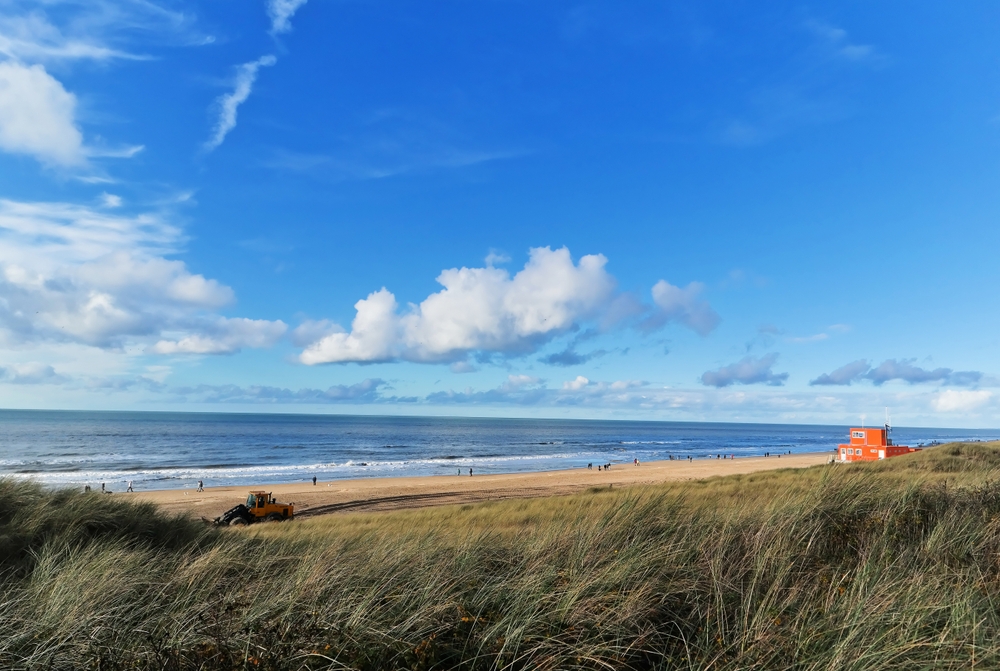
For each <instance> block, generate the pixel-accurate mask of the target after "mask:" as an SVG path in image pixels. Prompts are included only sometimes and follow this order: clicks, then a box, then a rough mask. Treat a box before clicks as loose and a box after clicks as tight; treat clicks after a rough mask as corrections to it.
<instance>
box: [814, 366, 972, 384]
mask: <svg viewBox="0 0 1000 671" xmlns="http://www.w3.org/2000/svg"><path fill="white" fill-rule="evenodd" d="M915 361H916V359H899V360H897V359H886V360H885V361H883V362H882V363H881V364H879V365H878V366H877V367H876V368H872V367H871V366H870V365H869V364H868V362H867V361H865V360H864V359H859V360H858V361H852V362H851V363H849V364H846V365H844V366H841V367H840V368H838V369H837V370H835V371H833V372H832V373H824V374H823V375H820V376H819V377H817V378H816V379H815V380H812V381H810V382H809V384H811V385H845V386H846V385H850V384H852V383H854V382H860V381H861V380H870V381H871V382H872V383H873V384H875V385H876V386H881V385H883V384H885V383H886V382H891V381H893V380H900V381H902V382H907V383H909V384H922V383H928V382H943V383H946V384H952V385H956V386H960V387H970V386H974V385H976V384H979V383H980V381H981V380H982V379H983V374H982V373H980V372H979V371H974V370H959V371H956V370H952V369H951V368H935V369H934V370H927V369H926V368H920V367H919V366H915V365H914V362H915Z"/></svg>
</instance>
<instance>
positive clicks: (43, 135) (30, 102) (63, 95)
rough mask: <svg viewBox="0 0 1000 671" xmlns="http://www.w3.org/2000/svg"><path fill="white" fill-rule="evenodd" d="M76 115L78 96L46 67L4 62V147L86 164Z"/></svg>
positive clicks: (0, 119) (0, 122)
mask: <svg viewBox="0 0 1000 671" xmlns="http://www.w3.org/2000/svg"><path fill="white" fill-rule="evenodd" d="M75 114H76V96H74V95H73V94H72V93H70V92H68V91H67V90H66V89H64V88H63V85H62V84H61V83H59V81H57V80H56V79H55V78H54V77H53V76H52V75H50V74H49V73H48V72H46V71H45V68H44V67H42V66H41V65H23V64H21V63H18V62H15V61H6V62H0V149H3V150H4V151H7V152H10V153H15V154H27V155H29V156H32V157H34V158H36V159H38V160H39V161H41V162H42V163H46V164H49V165H57V166H80V165H83V164H84V163H85V161H86V157H85V153H84V149H83V134H82V133H81V132H80V129H79V128H77V126H76V118H75Z"/></svg>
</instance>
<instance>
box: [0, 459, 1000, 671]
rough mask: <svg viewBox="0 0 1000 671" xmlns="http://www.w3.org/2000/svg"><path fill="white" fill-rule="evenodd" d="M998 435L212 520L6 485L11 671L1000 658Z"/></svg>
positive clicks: (1, 560)
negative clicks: (857, 457)
mask: <svg viewBox="0 0 1000 671" xmlns="http://www.w3.org/2000/svg"><path fill="white" fill-rule="evenodd" d="M998 475H1000V444H997V443H972V444H951V445H945V446H940V447H936V448H933V449H928V450H925V451H923V452H921V453H917V454H913V455H907V456H904V457H898V458H895V459H891V460H887V461H884V462H879V463H871V464H855V465H828V466H819V467H814V468H810V469H801V470H791V469H789V470H785V471H771V472H764V473H756V474H751V475H742V476H730V477H725V478H712V479H708V480H703V481H697V482H686V483H674V484H669V485H661V486H648V487H630V488H627V489H622V490H618V489H610V488H609V489H604V488H594V489H592V490H590V491H587V492H585V493H582V494H579V495H575V496H564V497H551V498H544V499H530V500H518V501H502V502H493V503H484V504H475V505H460V506H450V507H442V508H431V509H422V510H410V511H401V512H391V513H367V514H353V515H333V516H327V517H321V518H314V519H310V520H302V521H295V522H291V523H282V524H264V525H257V526H253V527H250V528H247V529H221V530H216V529H212V528H208V527H205V526H204V525H202V524H201V523H200V522H195V521H192V520H188V519H185V518H180V517H169V516H166V515H164V514H162V513H159V512H158V511H156V510H155V509H154V508H152V507H150V506H148V505H137V504H130V503H128V502H124V501H120V500H117V499H115V497H112V496H101V495H100V494H83V493H77V492H68V491H62V492H55V493H52V492H47V491H45V490H43V489H42V488H40V487H39V486H36V485H34V484H31V483H24V482H18V481H13V480H2V481H0V548H2V552H3V555H2V557H0V577H2V583H0V584H2V587H0V589H2V592H0V618H2V622H3V623H4V627H3V629H2V630H0V631H2V633H0V668H5V669H7V668H9V669H79V668H95V669H345V668H347V669H450V668H461V669H537V668H541V669H810V670H812V669H815V670H819V669H828V670H830V671H833V670H834V669H837V670H840V669H858V670H860V669H872V668H879V669H893V668H898V669H904V668H906V669H909V668H943V669H959V668H961V669H967V668H974V667H976V666H979V667H982V668H993V667H996V666H997V665H998V663H1000V608H998V607H1000V604H998V601H997V600H998V598H1000V480H998V477H997V476H998Z"/></svg>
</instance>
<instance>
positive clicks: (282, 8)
mask: <svg viewBox="0 0 1000 671" xmlns="http://www.w3.org/2000/svg"><path fill="white" fill-rule="evenodd" d="M304 4H306V0H268V3H267V15H268V16H269V17H271V34H272V35H277V34H279V33H287V32H288V31H290V30H291V29H292V24H291V19H292V17H293V16H294V15H295V12H296V11H298V9H299V7H301V6H302V5H304Z"/></svg>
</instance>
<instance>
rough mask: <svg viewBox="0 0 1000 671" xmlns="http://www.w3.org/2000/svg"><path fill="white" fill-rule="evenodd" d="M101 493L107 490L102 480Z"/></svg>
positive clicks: (105, 492)
mask: <svg viewBox="0 0 1000 671" xmlns="http://www.w3.org/2000/svg"><path fill="white" fill-rule="evenodd" d="M101 493H102V494H107V493H108V490H107V489H105V488H104V483H103V482H102V483H101Z"/></svg>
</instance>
